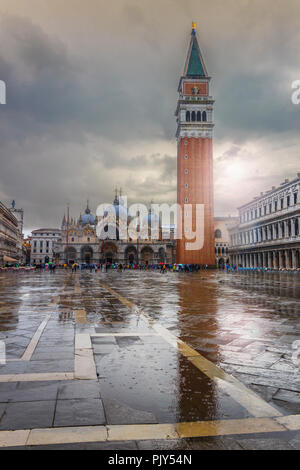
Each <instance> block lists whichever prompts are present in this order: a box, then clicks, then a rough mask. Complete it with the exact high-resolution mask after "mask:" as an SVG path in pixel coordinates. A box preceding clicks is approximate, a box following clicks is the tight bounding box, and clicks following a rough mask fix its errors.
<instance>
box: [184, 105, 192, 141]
mask: <svg viewBox="0 0 300 470" xmlns="http://www.w3.org/2000/svg"><path fill="white" fill-rule="evenodd" d="M185 120H186V121H187V122H190V120H191V113H190V112H189V111H187V112H186V115H185ZM185 142H186V143H185V145H187V141H185Z"/></svg>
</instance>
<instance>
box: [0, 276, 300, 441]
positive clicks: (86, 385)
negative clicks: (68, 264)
mask: <svg viewBox="0 0 300 470" xmlns="http://www.w3.org/2000/svg"><path fill="white" fill-rule="evenodd" d="M57 274H58V275H57V276H54V277H52V278H50V279H49V277H48V276H44V275H43V274H41V275H40V276H39V281H38V284H36V287H34V288H32V286H31V285H30V283H31V281H30V277H28V278H26V284H27V285H28V288H29V289H30V296H28V299H27V300H26V302H25V308H23V307H22V308H21V305H24V303H23V304H21V302H20V301H16V299H17V298H18V288H19V287H18V281H17V284H16V285H14V286H10V287H9V289H10V293H9V295H7V294H5V295H6V297H5V300H4V302H5V303H6V304H9V308H10V312H9V315H11V318H10V319H8V320H7V321H2V319H3V317H2V318H1V315H3V314H2V313H1V310H0V339H1V334H2V337H3V336H4V338H5V340H7V341H6V342H7V352H8V357H11V358H20V357H21V356H22V354H23V352H24V348H25V347H27V345H28V344H29V342H30V341H31V339H32V336H33V334H34V332H35V331H36V330H37V328H38V326H39V325H40V324H41V321H42V320H43V318H45V316H46V315H48V314H49V315H50V314H51V315H52V316H51V319H50V320H49V322H48V324H47V325H46V327H45V330H44V331H43V333H42V335H41V337H40V339H39V342H38V344H37V347H36V348H35V350H34V353H33V356H32V357H31V361H28V363H29V365H28V366H27V365H26V364H25V365H24V363H22V361H16V362H10V363H8V364H7V365H5V366H4V368H3V367H2V366H0V379H1V377H2V378H5V377H6V376H7V374H10V373H13V374H23V376H22V379H21V378H20V380H25V381H22V382H18V383H17V382H13V383H2V382H1V381H0V429H6V430H8V429H14V428H13V427H7V428H6V427H5V426H13V425H14V424H13V422H14V421H15V426H17V428H16V429H18V426H21V425H22V427H23V428H24V429H27V430H28V427H30V426H32V427H34V428H47V429H45V430H44V434H43V433H42V431H38V429H34V432H33V433H30V435H32V441H31V444H32V445H33V448H37V447H39V446H37V445H36V443H37V442H39V444H41V445H45V443H47V445H46V447H49V445H50V443H49V439H50V441H51V439H54V441H53V442H52V447H53V446H62V447H64V446H66V445H68V443H67V442H63V441H62V440H63V439H69V435H67V434H66V433H65V429H64V428H65V426H73V427H74V426H79V427H78V428H76V429H73V431H70V433H71V437H70V439H71V442H70V443H69V445H71V446H75V447H76V446H79V447H80V446H83V447H82V448H84V446H86V448H88V446H89V445H90V446H92V447H93V446H95V447H97V446H100V447H99V448H104V447H103V446H105V445H110V444H111V445H112V446H114V444H115V442H111V443H109V444H108V443H107V442H103V443H99V442H98V443H93V442H89V443H83V442H82V443H79V444H74V443H72V442H74V439H76V436H80V439H84V432H83V429H81V426H82V428H87V427H88V426H90V425H92V424H95V423H96V426H97V425H98V426H99V429H98V430H96V429H94V427H93V429H91V430H90V432H91V433H92V434H93V433H94V432H95V434H94V436H95V439H96V438H97V436H98V437H99V436H100V434H97V433H100V432H101V433H102V432H103V435H102V434H101V435H102V437H103V439H106V437H105V436H106V434H105V433H107V432H108V435H109V438H110V439H112V438H113V439H117V438H118V436H120V437H122V440H123V439H125V434H124V433H125V432H126V428H122V429H121V428H119V429H117V428H116V427H115V426H117V425H124V426H127V425H129V426H130V425H131V423H133V425H134V424H135V425H136V426H138V428H137V429H139V430H140V431H141V434H142V435H143V438H141V439H139V440H138V441H134V440H133V439H131V441H130V444H129V445H131V446H134V447H135V448H136V447H137V446H139V447H143V446H144V448H146V446H147V445H152V446H153V448H155V446H159V445H161V444H162V443H163V442H166V439H165V438H166V434H165V432H166V430H167V429H169V430H170V436H172V435H173V438H172V439H167V441H168V442H169V445H170V448H171V447H172V445H173V446H174V448H176V445H180V444H182V445H187V446H189V448H201V449H209V448H214V446H215V448H218V449H223V448H231V446H232V448H242V449H244V448H251V446H252V447H253V448H260V445H262V446H270V447H271V448H276V446H278V448H280V442H281V441H282V448H289V446H293V444H292V441H291V440H288V438H283V439H281V437H280V438H278V439H277V437H272V436H271V435H270V436H264V437H263V436H260V435H258V436H253V435H252V436H250V437H247V439H246V438H245V439H244V438H241V436H240V437H237V438H232V439H229V438H223V439H222V440H221V439H216V438H205V440H203V439H199V438H189V439H187V438H186V437H184V436H182V438H181V439H180V440H178V435H177V437H176V433H174V434H172V433H173V430H174V426H176V423H178V422H182V421H186V420H189V419H190V420H193V421H195V420H196V419H198V420H201V422H206V421H210V420H213V419H216V418H221V419H222V420H223V421H226V423H225V422H222V426H224V429H225V431H224V432H232V428H231V427H230V426H231V424H230V421H231V420H232V418H239V419H240V424H238V426H244V428H245V429H246V430H247V429H249V430H250V429H251V426H250V427H249V425H251V421H247V418H249V416H250V415H249V413H248V412H247V410H245V408H244V407H241V406H240V405H238V404H237V402H236V400H233V399H232V398H231V397H228V396H227V395H226V393H223V391H222V390H221V389H220V388H219V387H218V385H217V384H216V383H215V382H213V381H211V380H207V377H205V376H203V374H202V373H201V371H200V370H201V368H200V370H197V369H195V368H194V366H193V365H192V364H189V366H188V365H187V360H186V359H185V358H183V357H182V355H181V353H184V355H186V356H189V354H194V353H195V350H196V352H197V351H198V352H199V351H201V353H202V354H203V356H204V357H205V358H206V359H209V360H210V361H211V362H212V363H214V364H217V365H218V366H219V367H221V368H224V369H226V370H228V371H230V372H231V373H232V374H233V375H235V377H237V378H239V380H240V381H241V382H242V383H245V384H249V387H248V388H251V387H252V389H253V390H255V391H256V393H257V394H258V395H259V396H261V397H262V399H263V400H264V401H265V402H268V403H270V404H272V406H273V407H274V408H275V407H276V406H277V407H279V409H280V410H281V411H282V413H283V414H289V415H290V414H293V415H296V414H297V411H298V406H299V399H298V393H297V392H300V389H299V387H300V383H299V382H297V378H295V374H294V372H295V368H294V366H293V364H292V362H291V357H290V353H291V350H290V348H291V343H292V341H293V340H295V339H299V336H296V335H297V332H298V331H300V330H299V328H298V329H297V318H296V316H295V315H296V311H297V309H296V308H295V307H297V300H295V298H292V299H289V303H290V304H293V308H292V309H290V310H288V309H286V310H284V309H283V308H282V306H283V304H284V302H285V301H286V297H285V298H284V301H283V304H282V305H280V299H279V300H278V298H276V302H275V303H274V305H271V303H270V297H268V296H266V297H265V299H266V300H265V301H266V302H267V303H266V304H265V305H264V306H263V307H262V308H260V307H259V305H260V304H259V301H260V300H259V298H258V297H255V296H253V292H255V291H253V292H248V293H247V294H246V295H245V289H244V288H241V287H240V286H239V279H240V278H239V277H237V276H236V277H235V280H234V281H235V283H236V286H235V287H234V288H233V287H232V285H231V286H230V284H227V285H226V289H227V291H226V292H231V297H226V296H227V293H226V292H225V291H224V292H221V294H220V290H219V291H218V296H219V295H221V302H220V303H219V302H217V300H218V299H219V297H217V296H216V295H215V291H214V287H213V285H214V282H215V273H204V274H201V275H202V277H203V279H202V280H201V279H199V276H198V278H197V276H192V275H184V274H183V275H182V276H180V277H179V276H177V275H176V274H174V275H173V274H170V275H167V276H166V279H165V280H164V282H163V283H162V282H161V277H160V276H157V273H134V272H132V273H131V272H128V273H122V276H120V275H118V274H117V273H114V272H112V273H108V274H107V276H106V275H105V276H102V275H101V274H99V275H95V276H94V275H89V273H82V274H80V275H78V276H76V279H77V281H76V282H75V280H74V279H71V278H70V279H68V281H67V288H65V289H64V290H63V291H61V287H62V283H63V282H65V281H66V276H65V273H64V272H59V273H57ZM123 274H124V275H123ZM218 276H219V277H220V279H223V278H224V276H223V275H222V273H221V274H219V273H218ZM0 278H1V275H0ZM99 278H101V279H103V281H104V282H107V281H108V283H109V285H111V286H112V289H115V290H116V291H117V292H118V293H119V294H121V295H123V296H124V297H126V298H127V299H130V301H128V306H129V307H128V306H125V305H123V304H122V303H121V302H120V299H117V298H114V297H113V296H112V294H111V293H108V292H106V291H105V290H104V289H103V288H101V289H100V288H99V283H98V280H99ZM225 278H226V279H227V278H228V279H230V278H232V276H226V274H225ZM23 279H25V278H23ZM205 279H206V280H205ZM203 280H204V282H203ZM212 281H213V282H212ZM248 281H249V280H248ZM49 282H50V284H49V285H47V283H49ZM226 282H227V281H226ZM79 284H80V287H79ZM257 285H258V286H259V288H260V295H261V296H262V297H263V295H264V294H263V289H264V287H263V284H262V283H261V281H260V280H259V281H258V282H257ZM21 286H22V289H23V288H24V283H23V282H22V283H21ZM199 286H202V289H199ZM203 287H205V289H203ZM252 287H253V288H254V286H252ZM218 289H219V287H218ZM238 289H240V292H239V293H238V292H237V291H238ZM204 291H205V296H208V297H209V298H210V303H209V304H205V302H204V303H203V297H202V296H203V295H204ZM221 291H222V286H221ZM74 292H75V295H74ZM153 292H155V296H154V295H153ZM289 292H290V294H289V295H294V293H295V290H290V291H289ZM299 292H300V291H299ZM0 293H1V285H0ZM233 293H234V297H232V294H233ZM236 294H237V295H236ZM248 294H249V295H248ZM247 295H248V296H247ZM208 297H207V298H208ZM191 299H192V300H191ZM232 299H234V301H233V300H232ZM49 302H52V304H51V305H50V303H49ZM56 302H58V304H56ZM132 305H139V306H142V308H143V311H144V312H145V313H148V314H149V318H150V317H151V318H153V319H156V320H157V321H158V322H159V323H160V324H161V325H162V326H163V327H164V329H165V330H166V327H168V328H169V331H170V332H171V331H172V332H173V335H175V338H176V336H177V337H180V338H181V339H184V341H185V342H186V343H187V344H185V345H182V347H181V349H182V350H181V349H180V348H179V349H180V351H179V352H178V351H174V350H173V349H172V348H173V346H170V345H168V344H166V341H165V339H163V338H161V336H158V335H156V336H142V333H148V332H149V331H150V330H151V328H150V326H149V324H148V320H146V321H145V319H143V318H142V316H141V315H140V314H137V313H136V309H134V308H132ZM270 305H271V306H270ZM277 305H279V306H280V308H281V310H280V311H277V310H276V308H277ZM64 306H65V307H66V309H67V310H64V311H63V310H62V307H64ZM298 306H299V303H298ZM0 308H1V300H0ZM76 309H77V310H82V311H83V312H85V319H86V321H87V322H89V323H87V324H82V323H77V324H76V323H75V322H76V316H75V315H73V313H72V312H73V310H76ZM67 311H68V312H69V313H70V315H66V314H64V315H62V313H63V312H64V313H66V312H67ZM68 312H67V313H68ZM5 314H7V312H5ZM216 318H217V321H216ZM109 320H110V321H111V323H107V321H109ZM116 320H118V321H117V322H116ZM1 328H2V329H6V330H7V331H5V332H3V331H2V332H1ZM152 331H153V330H152ZM75 332H76V333H79V334H82V335H87V336H89V334H94V333H96V334H101V333H104V334H107V333H110V334H111V333H114V334H116V335H117V334H118V333H121V334H122V335H123V336H113V335H112V336H110V337H102V338H101V337H95V338H92V343H93V349H94V351H93V352H94V353H95V354H94V355H93V353H92V350H91V349H90V346H89V347H88V348H87V347H86V344H83V346H84V347H85V348H86V350H85V349H84V348H83V351H82V352H80V353H79V352H78V350H80V349H81V348H79V347H78V345H77V347H76V349H77V359H78V356H79V357H80V360H82V364H81V369H82V373H83V372H85V369H86V359H87V358H88V360H89V361H95V363H96V365H97V372H98V374H99V377H98V379H97V376H96V375H95V376H94V379H93V380H90V377H89V380H74V377H71V376H72V374H73V372H74V365H75V369H76V363H75V364H74V334H75ZM138 332H140V333H141V336H139V335H138V334H136V335H135V336H133V335H132V334H133V333H138ZM126 335H128V336H126ZM175 341H176V340H175ZM177 346H178V345H177ZM193 348H194V350H193ZM88 349H89V350H90V353H91V354H92V355H91V354H90V353H88V355H87V350H88ZM24 362H25V361H24ZM9 371H13V372H9ZM68 371H69V373H70V375H69V376H68V377H67V376H66V377H65V378H68V379H69V380H52V379H53V378H54V377H55V374H54V373H55V372H57V373H65V372H68ZM36 372H37V373H41V374H42V373H44V374H47V373H49V374H50V375H49V381H48V379H46V375H45V380H42V381H41V380H40V379H39V378H38V377H37V376H34V375H30V374H33V373H36ZM75 372H76V370H75ZM26 374H28V376H27V381H26ZM51 374H52V376H51ZM33 377H36V378H35V380H39V382H35V381H32V378H33ZM58 377H59V376H57V378H58ZM75 377H76V373H75ZM61 378H63V377H61ZM71 378H72V379H73V380H70V379H71ZM28 380H29V381H28ZM30 380H31V381H30ZM285 387H287V390H286V389H285ZM229 392H230V391H229ZM2 400H3V401H2ZM53 403H54V408H53ZM41 404H43V406H44V409H43V412H41V413H39V410H40V409H42V405H41ZM212 404H213V405H214V407H212ZM21 407H23V408H22V410H24V412H21ZM30 409H31V411H32V413H30V412H29V410H30ZM17 411H18V412H17ZM26 419H28V422H27V423H26V425H25V424H24V423H25V421H26ZM106 419H107V421H106ZM22 420H24V421H22ZM30 420H31V421H30ZM227 421H228V422H227ZM5 423H6V424H5ZM28 423H29V424H28ZM32 423H33V424H32ZM146 423H149V425H151V423H152V424H154V425H156V424H155V423H157V425H158V426H160V425H161V424H162V425H163V426H165V427H162V428H161V427H158V428H155V429H157V430H158V434H157V435H156V434H153V433H154V432H155V431H154V429H150V428H144V427H143V425H145V426H147V424H146ZM242 423H243V424H242ZM253 423H254V424H253V426H254V427H252V432H253V430H254V429H259V426H258V425H257V423H258V421H253ZM266 423H267V424H268V426H269V430H271V433H272V430H273V431H274V432H278V429H279V428H278V425H281V424H282V426H281V427H280V429H282V427H283V428H285V429H292V430H293V429H294V430H295V431H296V430H297V429H299V419H298V418H297V417H295V416H294V417H291V416H288V417H287V418H286V420H285V421H284V417H283V421H276V422H275V421H272V420H271V421H266ZM234 424H235V425H236V424H237V423H234ZM102 425H103V426H104V425H108V431H107V430H105V429H102V428H101V430H100V427H101V426H102ZM256 425H257V428H255V426H256ZM276 425H277V427H276ZM53 426H56V427H57V429H61V431H60V432H58V431H57V430H56V429H55V428H53ZM139 426H142V427H139ZM168 426H169V428H168ZM222 426H221V428H220V429H221V430H222V429H223V428H222ZM247 426H248V427H247ZM48 428H49V429H50V430H49V429H48ZM51 428H52V430H53V431H52V430H51ZM200 428H201V429H204V428H205V429H208V428H209V423H206V424H202V425H201V426H200V427H199V429H200ZM130 429H132V428H130ZM182 429H183V428H181V431H182ZM193 429H194V431H193V432H197V430H196V431H195V429H196V428H195V427H194V428H193ZM201 429H200V430H201ZM234 429H236V428H235V427H234ZM275 429H277V431H275ZM226 430H227V431H226ZM228 430H229V431H228ZM26 432H28V431H26ZM176 432H177V431H176ZM201 432H202V431H201ZM206 432H207V431H206ZM286 432H289V431H286ZM143 433H144V434H143ZM159 433H161V436H162V438H161V439H157V438H158V437H159ZM92 434H91V435H92ZM7 436H9V435H7ZM15 436H16V439H17V434H15ZM34 436H36V437H34ZM43 436H44V437H43ZM46 436H47V437H46ZM131 436H134V434H133V433H132V434H131ZM147 436H148V437H147ZM170 436H169V435H168V437H169V438H170ZM23 437H24V435H23ZM127 438H130V435H127ZM135 438H137V435H136V436H135ZM7 439H8V437H7ZM20 439H21V436H20ZM35 439H36V440H35ZM43 439H44V441H43ZM276 439H277V440H276ZM57 440H58V441H57ZM92 440H93V439H92ZM240 441H244V442H243V443H241V442H240ZM256 441H258V442H256ZM21 442H22V440H19V442H18V444H20V443H21ZM43 442H44V444H43ZM116 442H117V441H116ZM293 442H294V447H295V446H297V442H298V441H297V436H294V437H293ZM123 444H124V445H125V446H126V442H125V441H123ZM242 444H243V445H242ZM116 445H118V444H116ZM119 445H121V444H120V443H119ZM197 446H198V447H197ZM25 448H28V446H26V447H25ZM111 448H114V447H111ZM158 448H159V447H158ZM178 448H180V447H178Z"/></svg>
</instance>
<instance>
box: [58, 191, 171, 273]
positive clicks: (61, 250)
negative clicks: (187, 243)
mask: <svg viewBox="0 0 300 470" xmlns="http://www.w3.org/2000/svg"><path fill="white" fill-rule="evenodd" d="M155 217H156V216H155V215H154V214H153V213H152V212H151V209H150V210H149V212H148V214H147V215H145V216H144V217H143V218H142V221H141V222H142V223H141V225H142V226H141V227H138V231H137V232H136V235H135V236H134V235H133V236H132V237H130V233H129V232H128V236H126V237H125V239H123V236H121V234H122V228H124V227H122V222H124V221H125V229H126V233H127V229H128V226H129V224H130V222H131V221H132V217H130V216H129V215H128V210H127V208H126V207H125V206H124V205H123V203H122V198H121V195H118V194H117V193H116V195H115V199H114V202H113V204H112V205H110V206H108V207H107V209H106V210H105V211H104V215H103V217H96V216H94V215H93V214H92V213H91V210H90V208H89V205H88V204H87V207H86V209H85V212H84V214H83V215H81V214H80V216H79V218H78V219H77V220H76V219H73V218H71V220H70V221H69V223H68V221H67V219H66V217H65V216H64V218H63V222H62V227H61V237H60V239H59V240H58V242H57V243H55V246H54V250H55V259H56V262H57V263H74V262H78V263H87V264H90V263H92V264H94V263H104V262H106V263H126V264H127V263H140V264H144V265H146V264H154V263H155V264H156V263H160V262H167V263H173V262H174V261H175V242H174V230H173V229H172V227H171V230H170V231H169V232H168V230H166V227H164V228H162V227H161V224H160V220H159V218H158V219H157V221H154V220H153V219H155ZM152 222H153V223H152ZM154 222H155V223H154ZM156 222H157V223H156ZM151 224H152V225H156V226H157V229H158V233H157V237H156V238H157V239H154V240H153V239H151V238H150V236H149V235H150V227H151ZM97 226H98V228H97ZM143 227H146V230H147V233H145V232H143ZM96 229H97V230H96ZM170 232H171V234H170ZM152 234H153V231H152ZM121 238H122V239H121ZM147 238H148V239H147Z"/></svg>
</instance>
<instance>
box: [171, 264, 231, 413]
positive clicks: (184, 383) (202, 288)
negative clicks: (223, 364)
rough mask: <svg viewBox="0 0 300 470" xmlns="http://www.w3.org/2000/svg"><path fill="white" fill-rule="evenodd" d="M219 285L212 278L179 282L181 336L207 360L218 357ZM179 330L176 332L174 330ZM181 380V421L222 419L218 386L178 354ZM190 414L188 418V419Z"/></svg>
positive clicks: (184, 279)
mask: <svg viewBox="0 0 300 470" xmlns="http://www.w3.org/2000/svg"><path fill="white" fill-rule="evenodd" d="M216 289H217V285H216V284H215V282H210V279H209V277H207V275H205V279H203V278H201V275H200V273H198V274H197V275H195V276H188V277H186V276H184V275H183V276H182V277H181V278H179V279H178V283H177V284H176V290H177V295H178V306H179V309H178V311H177V325H176V326H177V329H178V336H179V337H180V338H181V339H182V340H183V341H185V342H186V343H187V344H188V345H189V346H190V347H192V348H193V349H195V350H196V351H197V352H199V353H200V354H202V355H203V356H204V357H206V358H207V359H210V358H211V357H213V358H214V360H215V358H218V357H219V344H218V342H219V341H220V342H221V343H220V344H222V340H221V338H220V337H218V334H219V325H218V318H217V305H218V304H217V292H216ZM175 331H176V330H175ZM178 376H179V381H180V393H179V402H178V407H179V420H180V421H184V420H186V419H187V418H188V419H189V420H191V421H195V420H197V419H198V420H199V419H200V420H210V419H215V418H220V417H221V415H220V414H222V413H223V408H222V406H223V405H222V402H220V395H219V391H218V390H217V387H216V385H215V383H214V382H213V381H211V380H210V379H209V378H208V377H207V376H206V375H205V374H204V373H203V372H201V371H200V370H199V369H198V368H196V367H195V366H194V365H193V364H192V363H191V362H190V361H188V359H187V358H186V357H184V356H183V355H181V354H179V355H178ZM187 415H188V416H187Z"/></svg>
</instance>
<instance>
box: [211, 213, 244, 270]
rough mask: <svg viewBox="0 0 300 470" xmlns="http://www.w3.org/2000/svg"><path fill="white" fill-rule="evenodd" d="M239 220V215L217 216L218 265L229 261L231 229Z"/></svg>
mask: <svg viewBox="0 0 300 470" xmlns="http://www.w3.org/2000/svg"><path fill="white" fill-rule="evenodd" d="M238 221H239V218H238V217H230V216H229V217H215V256H216V266H219V267H222V266H224V265H225V264H226V263H229V243H230V236H229V229H230V228H231V227H233V226H235V225H236V224H237V223H238Z"/></svg>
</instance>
